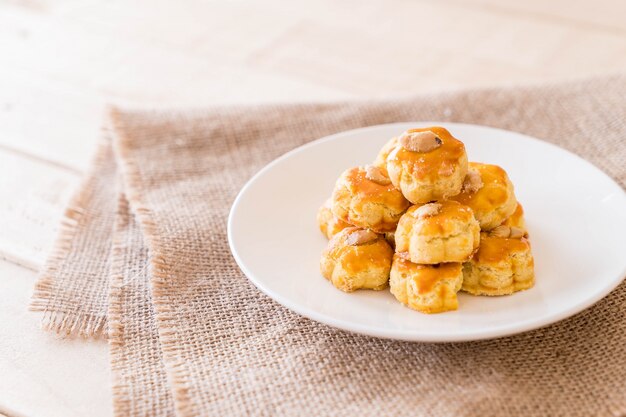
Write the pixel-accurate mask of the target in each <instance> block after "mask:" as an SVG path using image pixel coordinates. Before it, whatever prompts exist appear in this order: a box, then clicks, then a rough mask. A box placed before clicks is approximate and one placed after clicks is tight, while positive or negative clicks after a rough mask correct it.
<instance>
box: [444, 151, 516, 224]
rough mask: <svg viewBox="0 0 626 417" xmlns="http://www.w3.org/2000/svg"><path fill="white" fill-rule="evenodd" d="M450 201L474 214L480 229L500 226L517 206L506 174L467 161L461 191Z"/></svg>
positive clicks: (487, 165)
mask: <svg viewBox="0 0 626 417" xmlns="http://www.w3.org/2000/svg"><path fill="white" fill-rule="evenodd" d="M452 199H453V200H456V201H458V202H459V203H461V204H465V205H466V206H469V207H470V208H471V209H472V210H473V211H474V216H476V220H478V222H479V223H480V227H481V229H482V230H490V229H493V228H494V227H496V226H498V225H500V224H502V222H504V221H505V220H506V219H507V218H508V217H510V216H511V215H512V214H513V212H514V211H515V208H516V207H517V200H516V198H515V193H514V192H513V184H512V183H511V181H510V180H509V176H508V175H507V174H506V171H505V170H504V169H502V168H500V167H499V166H497V165H490V164H482V163H479V162H470V163H469V171H468V173H467V177H466V178H465V180H464V182H463V191H462V192H461V193H460V194H459V195H457V196H454V197H452Z"/></svg>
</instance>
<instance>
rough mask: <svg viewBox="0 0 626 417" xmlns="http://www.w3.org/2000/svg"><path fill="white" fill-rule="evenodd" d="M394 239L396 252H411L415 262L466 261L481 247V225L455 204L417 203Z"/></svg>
mask: <svg viewBox="0 0 626 417" xmlns="http://www.w3.org/2000/svg"><path fill="white" fill-rule="evenodd" d="M395 240H396V252H408V254H409V259H410V261H411V262H414V263H418V264H438V263H442V262H465V261H467V260H468V259H469V258H470V257H471V256H472V255H473V253H474V252H475V251H476V249H477V248H478V244H479V241H480V226H479V225H478V222H477V221H476V219H475V218H474V213H472V209H470V208H469V207H467V206H464V205H462V204H460V203H458V202H456V201H451V200H442V201H439V202H436V203H428V204H421V205H420V204H417V205H414V206H412V207H411V208H409V209H408V210H407V212H406V213H405V214H404V215H403V216H402V218H401V219H400V222H399V223H398V228H397V229H396V233H395Z"/></svg>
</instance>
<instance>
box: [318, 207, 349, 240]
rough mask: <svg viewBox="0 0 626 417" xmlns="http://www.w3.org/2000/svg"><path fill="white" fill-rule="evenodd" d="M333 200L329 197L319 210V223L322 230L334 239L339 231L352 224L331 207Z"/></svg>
mask: <svg viewBox="0 0 626 417" xmlns="http://www.w3.org/2000/svg"><path fill="white" fill-rule="evenodd" d="M331 207H332V200H331V199H330V198H329V199H328V200H326V201H325V202H324V204H323V205H322V206H321V207H320V208H319V210H317V225H318V226H319V228H320V231H321V232H322V234H323V235H324V236H326V237H327V238H328V239H332V237H333V236H335V235H336V234H337V233H339V232H341V231H342V230H343V229H345V228H346V227H352V225H351V224H348V223H346V222H344V221H343V220H341V219H339V218H338V217H337V216H335V215H334V214H333V211H332V209H331Z"/></svg>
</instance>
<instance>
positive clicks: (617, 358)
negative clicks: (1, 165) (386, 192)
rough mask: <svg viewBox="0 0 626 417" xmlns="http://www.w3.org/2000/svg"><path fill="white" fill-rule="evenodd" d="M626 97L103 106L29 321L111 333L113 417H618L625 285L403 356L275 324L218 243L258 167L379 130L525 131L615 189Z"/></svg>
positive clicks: (281, 317)
mask: <svg viewBox="0 0 626 417" xmlns="http://www.w3.org/2000/svg"><path fill="white" fill-rule="evenodd" d="M625 98H626V77H623V76H614V77H607V78H599V79H594V80H587V81H583V82H575V83H568V84H562V85H547V86H538V87H525V88H512V89H498V90H481V91H470V92H457V93H447V94H440V95H431V96H420V97H415V98H411V99H405V100H397V101H393V102H374V103H372V102H368V103H340V104H319V105H315V104H300V105H269V106H259V107H243V108H242V107H231V108H213V109H208V110H205V111H196V112H174V113H172V112H145V111H132V112H122V111H119V110H113V111H112V112H111V117H110V120H111V122H110V124H109V125H108V127H109V129H108V130H106V131H105V132H104V135H103V136H104V139H103V141H102V145H101V146H100V149H99V151H98V155H97V156H96V158H95V160H94V162H93V169H92V170H91V172H90V174H89V175H88V176H87V178H86V180H85V181H84V183H83V184H82V186H81V187H80V189H79V190H78V191H77V193H76V195H75V196H74V198H73V200H72V202H71V204H70V207H69V208H68V210H67V213H66V218H65V219H64V221H63V226H62V228H61V234H60V237H59V239H58V241H57V243H56V246H55V249H54V251H53V253H52V254H51V256H50V258H49V260H48V262H47V264H46V266H45V268H44V269H43V271H42V275H41V279H40V281H39V282H38V284H37V288H36V291H35V295H34V301H33V307H34V308H35V309H37V310H41V311H43V312H44V325H45V327H47V328H50V329H54V330H55V331H57V332H61V333H66V334H81V335H84V336H96V335H98V334H99V333H106V334H107V335H108V338H109V340H110V348H111V363H112V368H113V375H114V380H113V384H114V390H113V393H114V400H113V401H114V409H115V412H116V415H119V416H127V415H128V416H140V415H154V416H161V415H179V416H208V415H216V416H223V415H261V416H278V415H290V416H291V415H298V416H301V415H323V416H326V415H328V416H334V415H337V416H339V415H342V416H343V415H346V416H347V415H359V416H378V415H394V416H396V415H397V416H417V415H419V416H430V415H433V416H449V415H450V416H490V415H524V416H544V415H551V416H556V415H562V416H590V415H602V416H605V415H626V317H625V315H626V284H622V285H620V286H619V287H618V288H617V289H616V290H615V291H613V292H612V293H611V294H610V295H609V296H608V297H606V298H605V299H604V300H602V301H601V302H599V303H598V304H597V305H595V306H594V307H592V308H590V309H588V310H587V311H585V312H583V313H581V314H578V315H577V316H575V317H573V318H570V319H568V320H565V321H563V322H561V323H559V324H556V325H553V326H550V327H548V328H544V329H541V330H537V331H533V332H529V333H526V334H522V335H518V336H515V337H509V338H503V339H498V340H491V341H481V342H473V343H457V344H423V343H405V342H397V341H391V340H383V339H375V338H371V337H364V336H359V335H355V334H350V333H346V332H343V331H339V330H336V329H333V328H330V327H326V326H324V325H321V324H318V323H315V322H312V321H310V320H307V319H304V318H302V317H299V316H298V315H296V314H294V313H291V312H290V311H288V310H286V309H284V308H283V307H281V306H279V305H278V304H276V303H275V302H273V301H272V300H270V299H269V298H267V297H266V296H264V295H263V294H261V293H260V292H259V291H257V290H256V289H255V288H254V287H253V286H252V285H251V284H250V283H249V282H248V280H247V279H246V278H245V276H244V275H243V274H242V273H241V271H240V270H239V269H238V267H237V266H236V264H235V262H234V260H233V258H232V257H231V254H230V251H229V249H228V244H227V240H226V217H227V214H228V211H229V209H230V206H231V203H232V202H233V199H234V198H235V195H236V193H237V192H238V191H239V189H240V188H241V186H242V185H243V184H244V183H245V181H246V180H247V179H248V178H250V176H251V175H252V174H254V173H255V172H256V171H257V170H258V169H260V168H261V167H262V166H263V165H265V164H266V163H268V162H269V161H271V160H272V159H273V158H275V157H277V156H279V155H281V154H282V153H284V152H286V151H288V150H290V149H293V148H294V147H296V146H299V145H302V144H303V143H306V142H308V141H310V140H313V139H316V138H319V137H322V136H324V135H328V134H331V133H336V132H339V131H343V130H346V129H352V128H356V127H361V126H367V125H374V124H380V123H388V122H400V121H419V120H442V121H456V122H467V123H477V124H483V125H488V126H497V127H501V128H504V129H510V130H514V131H519V132H523V133H526V134H530V135H533V136H536V137H539V138H542V139H544V140H546V141H549V142H553V143H557V144H558V145H560V146H562V147H564V148H566V149H569V150H571V151H573V152H575V153H577V154H579V155H581V156H583V157H584V158H586V159H588V160H590V161H591V162H593V163H594V164H596V165H597V166H599V167H600V168H602V169H603V170H604V171H605V172H607V173H608V174H609V175H611V176H612V177H613V178H615V179H616V180H617V181H618V182H619V183H620V184H621V185H622V186H624V185H625V184H626V168H625V166H626V100H625ZM125 196H127V198H126V197H125ZM303 215H308V216H313V215H314V213H303ZM259 221H262V219H259ZM581 244H584V243H581ZM625 252H626V248H625ZM625 255H626V253H625ZM590 278H592V277H590ZM538 279H541V277H538ZM416 314H417V313H416Z"/></svg>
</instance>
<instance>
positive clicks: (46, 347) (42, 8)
mask: <svg viewBox="0 0 626 417" xmlns="http://www.w3.org/2000/svg"><path fill="white" fill-rule="evenodd" d="M625 16H626V2H625V1H623V0H595V1H587V0H555V1H547V0H526V1H524V2H519V1H513V0H506V1H500V0H442V1H435V0H387V1H384V0H373V1H369V2H363V1H358V0H344V1H337V0H316V1H309V2H303V1H292V2H287V1H279V0H268V1H263V2H261V1H258V2H251V1H238V0H234V1H228V2H225V1H206V0H187V1H184V2H182V1H176V2H175V1H164V0H152V1H147V0H134V1H122V0H111V1H103V0H91V1H86V0H81V1H77V0H54V1H53V0H17V1H15V0H8V1H7V0H5V1H0V75H1V77H0V416H2V415H3V414H5V415H7V416H9V417H16V416H24V417H31V416H32V417H35V416H37V417H53V416H63V417H68V416H84V415H90V416H95V417H97V416H108V415H111V410H112V409H111V389H110V374H109V366H108V349H107V345H106V343H105V342H88V341H83V340H64V339H61V338H59V337H57V336H55V335H51V334H47V333H44V332H43V331H41V330H40V329H39V316H38V315H37V314H36V313H32V312H28V311H27V304H28V301H29V298H30V295H31V292H32V286H33V283H34V281H35V278H36V275H37V272H36V271H37V270H38V268H40V266H41V265H42V263H43V262H44V260H45V257H46V252H47V251H48V249H49V248H50V246H51V244H52V242H53V240H54V236H55V234H56V232H57V222H58V220H59V218H60V215H61V213H62V210H63V207H64V204H65V203H66V201H67V199H68V197H69V196H70V194H71V192H72V189H73V188H74V187H75V186H76V184H77V182H78V181H79V179H80V176H81V173H82V172H83V171H84V170H85V168H86V166H87V164H88V161H89V157H90V154H91V152H92V150H93V148H94V143H95V141H96V139H97V137H98V131H99V127H100V122H101V116H102V112H103V108H104V104H105V103H107V102H113V103H119V104H126V105H132V106H150V107H174V106H201V105H205V104H215V103H226V102H229V103H233V102H237V103H242V102H263V101H294V100H295V101H304V100H336V99H347V98H359V97H382V96H388V95H398V94H400V95H404V94H412V93H419V92H423V91H436V90H442V89H458V88H465V87H474V86H482V85H501V84H514V83H519V82H535V81H548V80H563V79H570V78H577V77H582V76H588V75H596V74H603V73H615V72H619V71H624V70H626V19H624V17H625Z"/></svg>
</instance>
